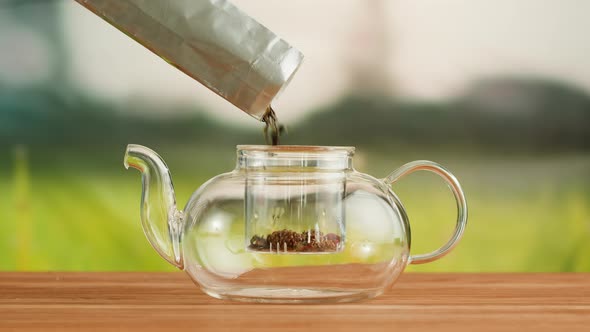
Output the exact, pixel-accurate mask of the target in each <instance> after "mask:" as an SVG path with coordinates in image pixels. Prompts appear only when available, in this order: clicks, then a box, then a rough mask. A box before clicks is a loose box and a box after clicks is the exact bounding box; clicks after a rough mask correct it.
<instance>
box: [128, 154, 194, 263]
mask: <svg viewBox="0 0 590 332" xmlns="http://www.w3.org/2000/svg"><path fill="white" fill-rule="evenodd" d="M123 164H124V165H125V168H126V169H128V168H129V167H132V168H135V169H137V170H139V171H140V172H141V183H142V193H141V206H140V208H141V224H142V226H143V231H144V233H145V235H146V237H147V239H148V240H149V242H150V244H151V245H152V247H154V249H155V250H156V251H157V252H158V253H159V254H160V256H162V257H163V258H164V259H166V260H167V261H168V262H169V263H170V264H172V265H174V266H176V267H178V268H179V269H182V268H183V267H184V266H183V265H184V264H183V255H182V249H181V246H180V241H181V236H182V235H181V234H182V225H183V223H184V221H183V213H182V211H179V210H177V209H176V197H175V194H174V185H173V184H172V177H171V176H170V171H169V170H168V166H166V163H165V162H164V160H162V158H161V157H160V156H159V155H158V154H157V153H156V152H154V151H153V150H151V149H149V148H147V147H145V146H141V145H136V144H129V145H128V146H127V151H126V152H125V159H124V161H123Z"/></svg>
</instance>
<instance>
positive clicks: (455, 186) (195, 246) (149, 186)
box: [124, 145, 467, 303]
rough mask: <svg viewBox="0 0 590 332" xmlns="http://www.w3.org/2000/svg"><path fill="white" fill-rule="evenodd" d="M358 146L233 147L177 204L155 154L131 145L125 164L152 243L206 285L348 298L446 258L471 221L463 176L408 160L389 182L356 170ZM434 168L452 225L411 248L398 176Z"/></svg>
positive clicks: (246, 295) (217, 290) (236, 292)
mask: <svg viewBox="0 0 590 332" xmlns="http://www.w3.org/2000/svg"><path fill="white" fill-rule="evenodd" d="M353 155H354V148H353V147H321V146H255V145H245V146H244V145H242V146H238V147H237V166H236V168H235V169H234V170H233V171H231V172H229V173H224V174H221V175H218V176H216V177H214V178H212V179H211V180H209V181H207V182H206V183H205V184H203V185H202V186H201V187H200V188H199V189H198V190H197V191H195V192H194V194H193V195H192V197H191V198H190V200H189V201H188V203H187V204H186V207H185V208H184V210H178V209H177V206H176V200H175V197H174V188H173V185H172V179H171V177H170V172H169V170H168V168H167V166H166V164H165V163H164V161H163V160H162V158H160V156H158V154H156V153H155V152H154V151H152V150H150V149H149V148H146V147H143V146H140V145H129V146H128V147H127V151H126V154H125V160H124V164H125V167H126V168H128V167H133V168H136V169H138V170H139V171H140V172H141V173H142V184H143V191H142V199H141V220H142V225H143V229H144V232H145V235H146V236H147V238H148V240H149V242H150V243H151V245H152V246H153V247H154V249H155V250H156V251H157V252H158V253H159V254H160V255H161V256H162V257H163V258H164V259H166V260H167V261H168V262H170V263H171V264H172V265H174V266H176V267H178V268H179V269H182V270H184V271H186V273H188V275H189V276H190V277H191V278H192V279H193V280H194V281H195V282H196V283H197V284H199V285H200V286H201V288H202V289H203V291H204V292H205V293H207V294H209V295H211V296H213V297H216V298H221V299H231V300H241V301H254V302H286V303H312V302H321V303H323V302H348V301H355V300H360V299H366V298H372V297H375V296H377V295H379V294H381V293H383V292H384V291H385V290H387V289H388V288H389V287H390V286H391V285H392V284H393V283H394V281H395V280H396V279H397V278H398V277H399V275H400V274H401V272H402V271H403V270H404V268H405V267H406V265H408V264H421V263H427V262H430V261H433V260H436V259H439V258H441V257H442V256H444V255H445V254H446V253H448V252H449V251H450V250H451V249H452V248H453V247H454V246H455V245H456V244H457V242H458V241H459V240H460V238H461V236H462V234H463V231H464V230H465V225H466V222H467V205H466V201H465V196H464V194H463V191H462V190H461V186H460V184H459V182H458V181H457V179H456V178H455V177H454V176H453V175H452V174H451V173H450V172H448V171H447V170H445V169H444V168H443V167H442V166H440V165H438V164H436V163H434V162H430V161H413V162H410V163H408V164H405V165H403V166H402V167H400V168H398V169H397V170H395V171H394V172H392V173H391V174H390V175H389V176H387V177H386V178H384V179H376V178H374V177H372V176H369V175H366V174H363V173H360V172H357V171H356V170H355V169H354V168H353V166H352V159H353ZM418 170H425V171H430V172H434V173H436V174H438V175H440V176H441V177H442V178H443V179H444V180H445V181H446V182H447V183H448V185H449V187H450V188H451V191H452V192H453V194H454V196H455V199H456V201H457V210H458V217H457V224H456V228H455V231H454V234H453V236H452V237H451V239H450V240H449V241H448V242H447V243H446V244H445V245H444V246H442V247H441V248H439V249H438V250H436V251H434V252H431V253H428V254H423V255H410V242H411V237H410V225H409V221H408V217H407V215H406V212H405V210H404V207H403V205H402V204H401V202H400V200H399V199H398V198H397V196H396V195H395V193H394V192H393V191H392V190H391V184H392V183H394V182H396V181H397V180H399V179H400V178H402V177H404V176H406V175H408V174H410V173H412V172H414V171H418Z"/></svg>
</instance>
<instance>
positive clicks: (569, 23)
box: [0, 0, 590, 125]
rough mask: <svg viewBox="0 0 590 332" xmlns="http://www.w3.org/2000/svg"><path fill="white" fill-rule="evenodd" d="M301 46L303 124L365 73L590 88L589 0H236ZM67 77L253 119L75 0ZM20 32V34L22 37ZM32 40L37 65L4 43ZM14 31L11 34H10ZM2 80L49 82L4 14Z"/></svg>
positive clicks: (296, 101) (403, 85)
mask: <svg viewBox="0 0 590 332" xmlns="http://www.w3.org/2000/svg"><path fill="white" fill-rule="evenodd" d="M234 3H235V4H236V5H238V6H239V7H240V8H242V9H243V10H244V11H246V12H247V13H249V14H250V15H251V16H253V17H255V18H256V19H258V20H259V21H260V22H261V23H263V24H264V25H266V26H267V27H269V28H270V29H271V30H273V31H274V32H276V33H277V34H279V35H280V36H282V37H283V38H284V39H286V40H287V41H288V42H290V43H291V44H292V45H294V46H295V47H297V48H298V49H300V50H301V51H302V52H303V53H304V54H305V56H306V59H305V62H304V64H303V66H302V68H301V69H300V71H299V72H298V73H297V75H296V76H295V78H294V79H293V81H292V83H291V85H290V87H289V88H288V89H286V90H285V91H284V93H283V95H282V96H281V97H280V99H279V100H277V102H276V103H275V108H276V109H277V110H278V112H279V117H280V118H281V119H282V120H283V121H287V122H289V121H296V120H297V119H299V118H301V116H302V115H303V114H305V113H307V112H309V111H312V110H313V109H314V108H317V107H321V106H322V105H325V104H328V103H330V102H332V101H334V100H335V99H337V98H339V97H340V96H342V95H343V94H345V93H348V92H350V91H355V90H359V89H361V90H362V89H363V86H364V82H363V81H362V80H361V79H360V78H359V72H360V73H364V74H366V75H367V76H369V77H373V78H374V79H375V82H379V85H380V86H381V90H382V92H385V93H391V94H394V93H395V94H397V95H400V96H404V97H412V98H422V99H424V98H426V99H430V100H437V99H443V98H446V97H449V96H452V95H455V94H458V93H461V91H462V90H463V89H465V88H466V87H467V86H468V85H469V84H470V83H471V82H473V81H474V80H476V79H479V78H484V77H489V76H503V75H526V76H536V77H542V78H552V79H558V80H563V81H565V82H568V83H571V84H574V85H578V86H581V87H582V88H584V89H586V90H587V91H590V43H589V42H588V36H587V31H588V29H589V28H590V20H588V13H590V1H584V0H577V1H576V0H566V1H558V0H553V1H541V0H518V1H509V0H497V1H489V0H445V1H440V0H404V1H402V0H392V1H387V0H384V1H380V0H370V1H369V0H322V1H315V0H289V1H286V0H284V1H271V0H234ZM59 5H60V11H61V14H62V19H61V20H62V21H63V28H64V31H65V32H64V33H65V41H66V45H67V46H68V50H67V52H68V53H67V54H68V57H69V59H70V61H71V66H69V70H68V76H69V79H70V80H71V81H72V82H74V83H75V84H76V85H77V86H79V87H80V88H82V89H84V90H88V91H89V92H90V93H93V94H98V95H102V96H104V97H107V98H110V99H111V100H114V101H116V102H121V103H125V102H126V101H128V100H129V98H133V99H140V100H144V101H145V102H146V103H149V104H152V105H155V107H153V109H156V110H158V109H165V108H166V105H169V104H170V102H171V101H172V102H176V103H178V102H180V103H186V104H189V105H193V104H194V105H205V107H206V108H207V109H208V110H209V111H210V112H211V113H212V114H215V115H217V116H219V117H220V118H223V119H224V120H227V121H237V122H240V123H244V124H247V123H251V124H252V125H255V124H256V123H255V122H253V121H252V120H251V118H250V117H248V116H247V115H245V114H240V113H241V112H239V111H238V110H237V109H236V108H235V107H234V106H232V105H230V104H229V103H226V102H225V101H223V100H222V99H221V98H219V97H217V96H216V95H214V94H213V93H211V92H209V91H208V90H207V89H206V88H204V87H202V86H201V85H199V84H198V83H196V82H194V81H192V80H191V79H190V78H188V77H186V76H185V75H184V74H182V73H180V72H179V71H177V70H176V69H174V68H172V67H171V66H169V65H168V64H166V63H165V62H164V61H162V60H160V59H159V58H157V57H156V56H155V55H153V54H152V53H150V52H149V51H146V50H145V49H144V48H143V47H141V46H140V45H138V44H137V43H135V42H133V41H131V40H130V39H129V38H128V37H126V36H125V35H123V34H122V33H120V32H118V31H117V30H115V29H114V28H112V27H110V26H109V25H108V24H107V23H105V22H104V21H102V20H101V19H99V18H98V17H95V16H94V14H92V13H90V12H89V11H87V10H86V9H84V8H83V7H81V6H80V5H78V4H77V3H75V2H74V1H70V0H63V1H60V3H59ZM15 32H16V33H15ZM17 37H18V38H24V39H27V40H28V41H29V43H30V44H31V45H33V48H32V49H33V50H34V52H29V53H30V54H28V58H27V59H28V60H27V61H28V62H23V61H22V58H21V56H20V55H19V54H18V53H17V52H16V51H13V52H11V51H10V50H11V48H10V47H9V46H7V45H11V44H13V45H14V44H15V43H18V41H15V40H14V38H17ZM7 39H8V40H7ZM0 45H5V46H6V47H3V51H2V52H0V78H1V77H2V76H7V75H8V76H10V75H12V76H11V77H10V79H9V80H8V81H9V82H13V83H14V84H26V83H27V82H29V81H34V80H36V79H41V78H43V75H44V73H45V72H47V71H48V69H47V68H46V67H47V66H49V63H50V61H47V60H46V59H45V58H44V57H45V56H50V55H48V54H46V53H47V52H44V51H43V48H44V45H43V40H41V39H40V38H38V37H36V36H35V34H34V32H32V31H29V30H28V29H27V27H26V26H23V25H22V24H21V25H19V24H18V22H17V21H15V20H11V18H10V17H2V15H1V13H0Z"/></svg>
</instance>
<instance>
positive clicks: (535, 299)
mask: <svg viewBox="0 0 590 332" xmlns="http://www.w3.org/2000/svg"><path fill="white" fill-rule="evenodd" d="M81 329H86V330H120V331H129V330H142V331H147V330H150V331H151V330H162V331H172V330H173V331H178V330H180V329H183V330H192V331H205V330H218V331H238V330H241V331H272V332H283V331H314V332H316V331H321V332H323V331H368V330H374V331H437V332H439V331H460V330H462V331H508V330H514V331H519V332H524V331H559V332H571V331H590V274H438V273H437V274H410V273H406V274H404V275H403V276H402V277H401V279H400V280H399V281H398V283H397V284H396V285H395V287H394V288H393V289H392V290H391V291H389V292H388V293H386V294H385V295H382V296H380V297H378V298H376V299H373V300H369V301H365V302H360V303H351V304H339V305H277V304H273V305H262V304H247V303H235V302H226V301H221V300H216V299H213V298H210V297H209V296H207V295H205V294H203V293H202V292H201V291H200V290H199V289H198V288H197V287H196V286H195V285H193V284H192V282H191V281H190V280H189V278H188V277H187V276H185V275H184V274H182V273H6V272H5V273H0V330H18V331H32V330H39V331H49V330H55V331H66V330H76V331H78V330H81Z"/></svg>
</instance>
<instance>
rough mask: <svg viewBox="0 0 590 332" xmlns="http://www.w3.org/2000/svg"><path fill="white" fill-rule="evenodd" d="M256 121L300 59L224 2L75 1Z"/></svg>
mask: <svg viewBox="0 0 590 332" xmlns="http://www.w3.org/2000/svg"><path fill="white" fill-rule="evenodd" d="M76 1H77V2H78V3H80V4H82V5H83V6H84V7H86V8H88V9H90V10H91V11H92V12H94V13H95V14H97V15H98V16H100V17H101V18H103V19H104V20H106V21H107V22H109V23H110V24H112V25H113V26H115V27H116V28H117V29H119V30H121V31H122V32H124V33H125V34H127V35H128V36H129V37H131V38H133V39H135V40H136V41H137V42H139V43H140V44H142V45H143V46H145V47H146V48H148V49H149V50H151V51H152V52H154V53H155V54H157V55H158V56H160V57H161V58H162V59H164V60H166V61H167V62H169V63H170V64H172V65H173V66H175V67H177V68H178V69H180V70H181V71H183V72H184V73H186V74H187V75H189V76H190V77H192V78H194V79H195V80H197V81H199V82H201V83H202V84H203V85H205V86H206V87H208V88H209V89H211V90H212V91H213V92H215V93H217V94H218V95H220V96H221V97H223V98H225V99H226V100H227V101H229V102H231V103H232V104H234V105H235V106H237V107H238V108H240V109H241V110H243V111H244V112H246V113H248V114H250V115H251V116H253V117H255V118H257V119H258V120H261V119H262V117H263V115H264V113H265V112H266V110H267V108H268V106H269V105H270V103H271V101H272V100H273V99H274V98H275V97H276V96H277V94H278V93H279V92H280V91H281V90H282V89H283V88H284V87H285V86H286V85H287V84H288V83H289V81H290V79H291V77H292V76H293V74H295V72H296V71H297V68H298V67H299V65H300V64H301V62H302V61H303V54H302V53H301V52H299V51H298V50H297V49H295V48H293V47H292V46H290V45H289V44H288V43H287V42H285V41H284V40H283V39H281V38H279V37H277V36H276V35H275V34H274V33H273V32H272V31H270V30H268V29H267V28H265V27H264V26H262V25H261V24H260V23H258V22H256V21H255V20H254V19H252V18H251V17H249V16H248V15H246V14H245V13H244V12H242V11H241V10H240V9H238V8H237V7H235V6H234V5H232V4H231V3H229V2H228V1H224V0H76Z"/></svg>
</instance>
